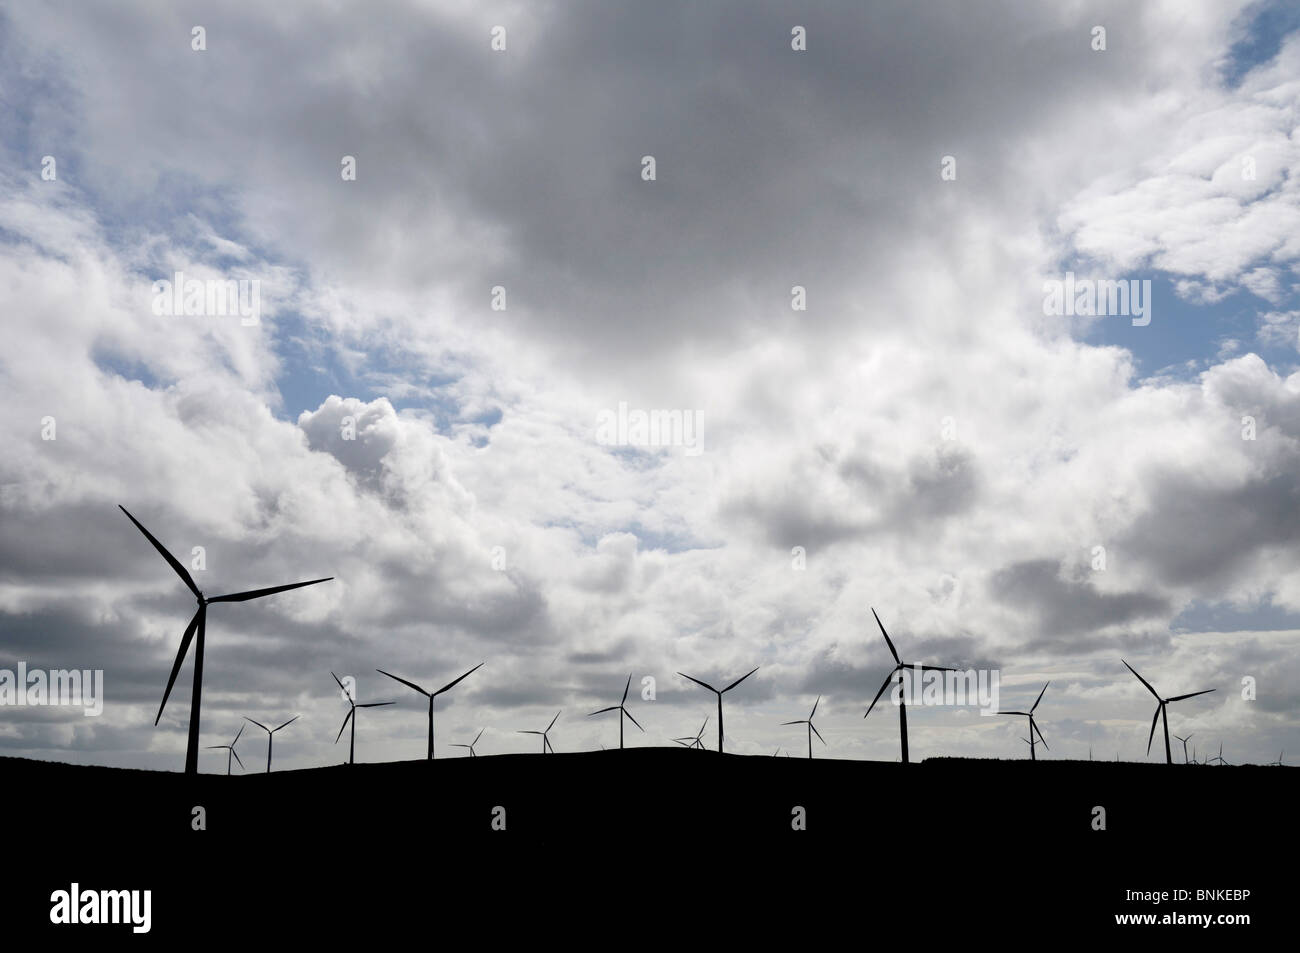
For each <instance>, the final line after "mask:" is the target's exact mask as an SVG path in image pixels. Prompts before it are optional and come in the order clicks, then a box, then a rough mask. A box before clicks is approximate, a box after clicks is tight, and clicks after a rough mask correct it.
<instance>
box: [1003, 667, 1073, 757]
mask: <svg viewBox="0 0 1300 953" xmlns="http://www.w3.org/2000/svg"><path fill="white" fill-rule="evenodd" d="M1050 684H1052V683H1051V682H1050V681H1049V682H1048V683H1047V685H1050ZM1047 685H1044V686H1043V691H1042V692H1039V693H1038V701H1035V702H1034V703H1033V704H1032V705H1030V706H1029V711H1000V712H998V714H999V715H1028V716H1029V760H1030V761H1037V760H1038V756H1037V755H1036V754H1035V753H1034V732H1038V740H1039V741H1041V742H1042V743H1043V747H1044V748H1047V739H1046V738H1044V737H1043V733H1042V731H1041V730H1039V728H1038V723H1037V722H1036V721H1034V709H1035V708H1037V707H1038V702H1040V701H1042V700H1043V692H1046V691H1047ZM1020 740H1021V741H1024V740H1025V739H1023V738H1021V739H1020ZM1047 750H1048V751H1051V750H1052V749H1051V748H1047ZM1088 760H1089V761H1091V760H1092V749H1091V748H1089V749H1088Z"/></svg>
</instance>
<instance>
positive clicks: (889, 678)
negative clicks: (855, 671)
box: [862, 669, 898, 718]
mask: <svg viewBox="0 0 1300 953" xmlns="http://www.w3.org/2000/svg"><path fill="white" fill-rule="evenodd" d="M894 671H895V672H896V671H898V669H894ZM893 680H894V672H890V673H889V674H888V675H886V676H885V684H883V685H881V686H880V691H878V692H876V697H875V698H873V699H871V704H870V706H868V708H867V715H870V714H871V709H872V708H875V707H876V702H878V701H880V696H881V695H883V694H885V689H886V688H888V687H889V683H890V682H892V681H893ZM867 715H863V716H862V717H863V718H866V717H867Z"/></svg>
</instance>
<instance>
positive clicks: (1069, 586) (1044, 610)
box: [989, 559, 1170, 647]
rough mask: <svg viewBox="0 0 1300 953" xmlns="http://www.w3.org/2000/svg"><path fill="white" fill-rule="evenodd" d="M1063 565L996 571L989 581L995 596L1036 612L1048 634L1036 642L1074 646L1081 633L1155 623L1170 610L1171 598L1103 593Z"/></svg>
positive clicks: (1033, 562) (1033, 563)
mask: <svg viewBox="0 0 1300 953" xmlns="http://www.w3.org/2000/svg"><path fill="white" fill-rule="evenodd" d="M1065 573H1066V570H1065V569H1064V568H1063V567H1062V566H1061V564H1060V563H1058V562H1055V561H1053V560H1050V559H1029V560H1025V561H1023V562H1018V563H1012V564H1011V565H1009V566H1004V567H1003V568H1001V569H999V570H997V571H996V572H994V573H993V575H992V577H991V578H990V580H989V591H990V594H991V595H992V596H993V597H994V598H996V599H999V600H1001V601H1002V602H1004V603H1006V604H1007V605H1010V606H1014V607H1016V608H1021V609H1029V610H1031V611H1033V612H1034V613H1035V614H1036V615H1037V618H1038V624H1039V625H1040V626H1041V629H1042V631H1043V633H1044V635H1042V636H1040V638H1039V639H1038V640H1037V644H1038V645H1040V646H1044V647H1046V646H1049V645H1051V644H1053V642H1055V643H1056V644H1057V645H1058V646H1065V645H1071V644H1075V642H1074V638H1075V637H1076V636H1077V635H1078V634H1080V633H1085V634H1086V633H1091V632H1094V631H1095V630H1098V629H1104V628H1107V627H1110V626H1117V625H1123V624H1127V623H1133V622H1137V621H1140V620H1143V619H1152V618H1155V617H1158V616H1162V615H1164V614H1166V613H1168V612H1169V610H1170V603H1169V600H1168V599H1167V598H1165V597H1163V596H1158V595H1153V594H1150V593H1145V592H1118V593H1110V592H1102V591H1100V590H1098V589H1097V588H1096V586H1094V585H1093V584H1092V581H1091V580H1090V579H1088V578H1087V577H1086V576H1084V575H1082V574H1080V575H1077V576H1075V577H1073V578H1072V577H1069V576H1067V575H1066V574H1065Z"/></svg>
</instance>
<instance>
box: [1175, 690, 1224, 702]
mask: <svg viewBox="0 0 1300 953" xmlns="http://www.w3.org/2000/svg"><path fill="white" fill-rule="evenodd" d="M1212 691H1214V689H1213V688H1207V689H1206V690H1205V691H1203V692H1192V693H1191V694H1190V695H1175V696H1174V697H1173V698H1166V699H1165V701H1167V702H1180V701H1182V700H1183V699H1184V698H1195V697H1196V696H1197V695H1208V694H1210V692H1212Z"/></svg>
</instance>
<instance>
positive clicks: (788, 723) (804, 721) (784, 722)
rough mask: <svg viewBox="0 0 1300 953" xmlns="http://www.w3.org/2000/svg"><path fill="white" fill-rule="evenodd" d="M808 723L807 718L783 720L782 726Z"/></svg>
mask: <svg viewBox="0 0 1300 953" xmlns="http://www.w3.org/2000/svg"><path fill="white" fill-rule="evenodd" d="M806 724H808V721H807V719H805V720H803V721H783V722H781V727H783V728H784V727H785V726H786V725H806Z"/></svg>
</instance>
